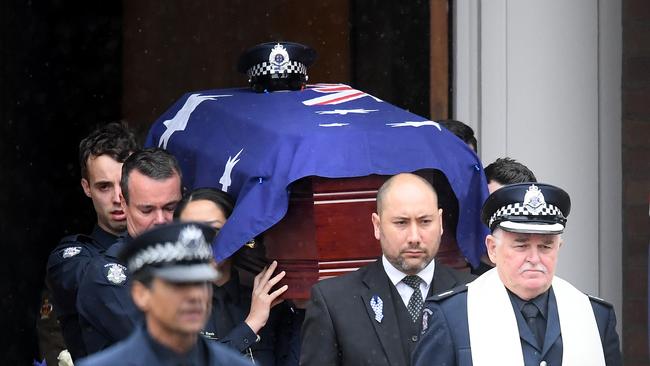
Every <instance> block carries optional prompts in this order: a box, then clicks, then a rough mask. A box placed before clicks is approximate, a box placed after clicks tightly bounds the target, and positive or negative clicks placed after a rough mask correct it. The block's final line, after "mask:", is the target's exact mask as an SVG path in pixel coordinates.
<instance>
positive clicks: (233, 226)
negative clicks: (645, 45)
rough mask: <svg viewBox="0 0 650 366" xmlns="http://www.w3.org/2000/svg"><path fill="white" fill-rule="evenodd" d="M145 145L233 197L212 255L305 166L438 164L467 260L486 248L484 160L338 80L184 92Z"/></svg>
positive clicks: (356, 171) (226, 249) (263, 219)
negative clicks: (453, 201) (263, 89)
mask: <svg viewBox="0 0 650 366" xmlns="http://www.w3.org/2000/svg"><path fill="white" fill-rule="evenodd" d="M146 146H149V147H152V146H159V147H162V148H165V149H167V150H168V151H169V152H171V153H172V154H174V156H176V157H177V159H178V161H179V163H180V165H181V169H182V173H183V184H184V186H185V187H187V188H189V189H194V188H199V187H216V188H219V189H221V190H223V191H226V192H228V193H229V194H231V195H232V196H233V197H234V198H236V200H237V205H236V207H235V209H234V211H233V213H232V215H231V216H230V218H229V219H228V222H227V223H226V225H225V226H224V227H223V228H222V230H221V231H220V233H219V235H218V236H217V238H216V239H215V242H214V243H213V249H214V253H215V257H216V259H217V260H221V259H224V258H227V257H229V256H230V255H232V254H233V253H234V252H235V251H236V250H237V249H239V248H240V247H241V246H242V245H243V244H244V243H246V242H247V241H249V240H250V239H252V238H253V237H255V236H256V235H258V234H260V233H262V232H264V231H266V230H267V229H268V228H270V227H271V226H273V225H274V224H276V223H277V222H278V221H280V220H281V219H282V217H284V215H285V213H286V211H287V208H288V203H289V191H288V190H289V186H290V185H291V183H292V182H295V181H296V180H298V179H300V178H304V177H307V176H320V177H325V178H344V177H359V176H366V175H370V174H380V175H393V174H397V173H401V172H412V171H416V170H419V169H426V168H431V169H438V170H440V171H442V172H443V173H444V174H445V175H446V177H447V179H448V181H449V184H450V185H451V187H452V189H453V192H454V194H455V195H456V198H457V199H458V205H459V215H458V230H457V233H456V240H457V242H458V245H459V247H460V249H461V251H462V253H463V254H464V255H465V257H466V258H467V259H468V260H469V261H470V263H471V264H472V265H473V266H476V265H478V261H479V258H480V256H481V255H482V253H484V244H483V243H484V238H485V235H486V234H487V228H486V227H485V226H484V225H483V224H481V222H480V219H479V218H480V210H481V206H482V204H483V202H484V201H485V198H486V197H487V187H486V183H485V176H484V174H483V169H482V166H481V162H480V161H479V159H478V157H477V156H476V154H474V152H473V151H472V150H470V149H469V148H468V147H467V145H465V143H463V142H462V141H461V140H460V139H458V138H457V137H456V136H454V135H453V134H452V133H450V132H449V131H447V130H446V129H444V128H441V127H440V126H439V125H438V123H436V122H434V121H430V120H427V119H426V118H423V117H420V116H417V115H415V114H413V113H410V112H407V111H405V110H403V109H400V108H398V107H395V106H393V105H391V104H389V103H386V102H384V101H382V100H380V99H378V98H376V97H374V96H372V95H370V94H367V93H364V92H362V91H360V90H356V89H353V88H351V87H350V86H347V85H344V84H316V85H309V86H308V87H307V88H306V89H305V90H302V91H278V92H273V93H255V92H253V91H251V90H250V89H247V88H240V89H219V90H207V91H201V92H193V93H188V94H186V95H184V96H183V97H182V98H181V99H180V100H179V101H178V102H176V103H175V104H174V105H173V106H172V107H171V108H170V109H169V110H168V111H167V112H165V113H164V114H163V115H162V116H161V117H160V118H159V119H158V120H157V121H156V122H155V123H154V125H153V126H152V127H151V130H150V131H149V134H148V136H147V142H146Z"/></svg>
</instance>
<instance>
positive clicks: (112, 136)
mask: <svg viewBox="0 0 650 366" xmlns="http://www.w3.org/2000/svg"><path fill="white" fill-rule="evenodd" d="M137 148H138V144H137V143H136V140H135V135H134V134H133V132H131V131H130V130H129V128H128V126H127V125H126V123H125V122H111V123H109V124H106V125H104V126H100V127H98V128H97V129H95V130H94V131H93V132H91V133H90V135H88V136H87V137H86V138H84V139H83V140H81V142H80V143H79V166H80V167H81V177H82V178H85V179H88V165H87V164H88V158H90V157H91V156H101V155H108V156H110V157H111V158H113V160H115V161H117V162H119V163H123V162H124V160H126V158H127V157H129V154H131V153H132V152H134V151H135V150H136V149H137Z"/></svg>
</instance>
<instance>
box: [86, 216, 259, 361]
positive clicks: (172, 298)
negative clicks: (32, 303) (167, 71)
mask: <svg viewBox="0 0 650 366" xmlns="http://www.w3.org/2000/svg"><path fill="white" fill-rule="evenodd" d="M214 233H215V231H214V229H212V228H210V227H208V226H206V225H202V224H198V223H175V224H170V225H165V226H161V227H157V228H154V229H152V230H150V231H148V232H146V233H144V234H142V235H140V236H138V237H137V238H135V239H133V240H130V241H129V242H128V243H127V244H126V245H125V246H124V247H123V248H122V249H121V252H120V259H121V260H122V262H123V263H126V264H127V266H128V269H129V272H130V273H131V274H132V287H131V296H132V298H133V301H134V302H135V304H136V305H137V307H138V308H139V309H140V310H141V311H142V312H143V313H144V318H145V322H144V324H142V325H140V326H138V327H137V329H136V331H135V332H134V333H133V334H132V335H131V336H130V337H129V338H128V339H127V340H125V341H124V342H120V343H119V344H116V345H114V346H113V347H110V348H108V349H106V350H105V351H102V352H100V353H97V354H95V355H93V356H90V357H89V358H87V359H85V360H82V361H81V362H80V363H79V364H80V365H81V366H84V365H98V366H99V365H118V364H119V365H197V366H198V365H234V366H238V365H250V364H249V363H248V362H247V361H246V360H245V359H244V358H243V357H242V356H241V355H239V354H238V353H236V352H235V351H234V350H232V349H229V348H227V347H225V346H223V345H221V344H219V343H218V342H210V341H209V340H207V339H205V338H204V337H201V336H199V331H200V330H201V328H202V327H203V325H204V324H205V321H206V320H207V318H208V315H209V313H210V298H211V295H212V286H211V281H212V280H214V279H215V278H216V277H217V272H216V270H215V269H214V268H213V267H212V266H211V265H210V261H211V258H212V249H211V248H210V246H209V245H208V243H207V241H210V240H211V239H212V237H213V236H214Z"/></svg>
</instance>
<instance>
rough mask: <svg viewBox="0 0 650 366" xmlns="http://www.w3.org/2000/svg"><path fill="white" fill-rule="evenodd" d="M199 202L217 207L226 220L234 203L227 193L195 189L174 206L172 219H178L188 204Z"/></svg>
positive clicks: (210, 189) (218, 190)
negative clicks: (208, 202)
mask: <svg viewBox="0 0 650 366" xmlns="http://www.w3.org/2000/svg"><path fill="white" fill-rule="evenodd" d="M201 200H206V201H210V202H212V203H214V204H215V205H217V207H218V208H219V209H220V210H221V212H223V215H224V216H225V217H226V218H229V217H230V214H232V210H233V209H234V208H235V201H234V200H233V199H232V197H230V195H229V194H228V193H226V192H224V191H222V190H220V189H216V188H197V189H195V190H193V191H191V192H189V193H188V194H186V195H185V196H183V199H182V200H181V201H180V202H179V203H178V206H176V211H174V217H175V218H179V217H180V216H181V214H182V213H183V210H185V207H186V206H187V204H188V203H190V202H193V201H201Z"/></svg>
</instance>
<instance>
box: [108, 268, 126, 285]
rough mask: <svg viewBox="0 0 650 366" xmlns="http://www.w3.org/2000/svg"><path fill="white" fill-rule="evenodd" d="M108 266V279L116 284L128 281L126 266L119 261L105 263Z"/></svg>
mask: <svg viewBox="0 0 650 366" xmlns="http://www.w3.org/2000/svg"><path fill="white" fill-rule="evenodd" d="M106 267H108V272H107V273H106V279H107V280H109V281H110V282H111V283H114V284H116V285H121V284H122V283H124V281H126V274H125V271H126V267H124V266H123V265H121V264H118V263H109V264H106V265H104V268H106Z"/></svg>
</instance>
